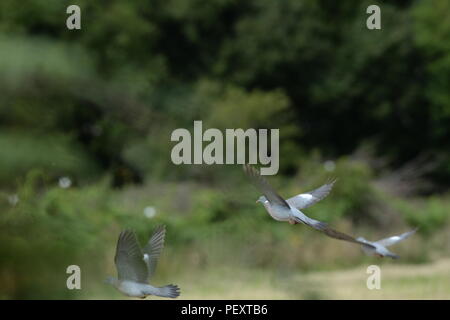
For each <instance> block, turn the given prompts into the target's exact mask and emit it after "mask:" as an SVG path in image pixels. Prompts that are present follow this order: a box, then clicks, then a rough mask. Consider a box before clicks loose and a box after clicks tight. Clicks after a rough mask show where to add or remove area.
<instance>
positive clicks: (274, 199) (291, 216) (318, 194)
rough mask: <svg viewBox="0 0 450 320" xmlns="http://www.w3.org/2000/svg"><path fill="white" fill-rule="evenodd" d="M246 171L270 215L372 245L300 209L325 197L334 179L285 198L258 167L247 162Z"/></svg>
mask: <svg viewBox="0 0 450 320" xmlns="http://www.w3.org/2000/svg"><path fill="white" fill-rule="evenodd" d="M244 171H245V173H246V174H247V175H248V176H249V177H250V179H251V181H252V183H253V184H254V185H255V186H256V187H257V188H258V189H259V191H261V192H262V193H263V196H261V197H260V198H259V199H258V200H257V201H256V202H261V203H262V204H263V205H264V207H265V208H266V210H267V212H268V213H269V214H270V216H271V217H272V218H274V219H275V220H278V221H288V222H289V223H290V224H298V223H303V224H306V225H307V226H310V227H312V228H314V229H316V230H318V231H321V232H323V233H325V234H326V235H327V236H329V237H332V238H335V239H338V240H345V241H349V242H353V243H358V244H363V245H365V246H368V247H371V245H370V244H368V243H366V242H361V241H359V240H357V239H355V238H353V237H352V236H350V235H347V234H345V233H342V232H340V231H337V230H334V229H332V228H330V227H329V226H328V225H327V224H326V223H324V222H321V221H318V220H314V219H311V218H309V217H307V216H306V215H304V214H303V213H302V212H301V211H300V210H299V209H298V208H307V207H309V206H311V205H313V204H314V203H316V202H318V201H320V200H321V199H323V198H325V197H326V196H327V195H328V193H329V192H330V190H331V188H332V187H333V184H334V181H333V182H331V183H328V184H325V185H323V186H322V187H320V188H318V189H316V190H313V191H312V192H309V193H306V194H300V195H298V196H295V197H293V198H290V199H288V200H284V199H283V198H282V197H281V196H280V195H278V193H277V192H276V191H275V190H274V189H273V188H272V187H271V186H270V185H269V183H268V182H267V180H266V179H264V178H263V177H262V176H261V175H260V173H259V171H258V170H257V169H255V168H253V167H252V166H250V165H248V164H245V165H244Z"/></svg>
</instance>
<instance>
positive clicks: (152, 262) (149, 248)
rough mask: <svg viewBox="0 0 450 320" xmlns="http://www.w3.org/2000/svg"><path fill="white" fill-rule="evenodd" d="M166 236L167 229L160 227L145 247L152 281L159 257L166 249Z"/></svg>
mask: <svg viewBox="0 0 450 320" xmlns="http://www.w3.org/2000/svg"><path fill="white" fill-rule="evenodd" d="M165 236H166V227H165V226H163V225H161V226H158V227H157V228H156V229H155V231H154V232H153V235H152V237H151V238H150V240H149V241H148V243H147V245H146V246H145V247H144V254H145V256H144V257H145V258H144V259H145V262H146V263H147V269H148V278H149V279H150V278H151V276H152V275H153V273H154V272H155V270H156V265H157V263H158V258H159V255H160V254H161V251H162V250H163V248H164V238H165Z"/></svg>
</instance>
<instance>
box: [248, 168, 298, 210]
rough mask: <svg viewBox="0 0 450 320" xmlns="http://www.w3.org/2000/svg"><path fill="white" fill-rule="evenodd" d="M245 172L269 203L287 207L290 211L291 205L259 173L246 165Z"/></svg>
mask: <svg viewBox="0 0 450 320" xmlns="http://www.w3.org/2000/svg"><path fill="white" fill-rule="evenodd" d="M244 172H245V173H246V174H247V176H248V177H249V178H250V180H251V181H252V183H253V184H254V185H255V186H256V188H258V190H259V191H260V192H261V193H262V194H264V196H265V197H266V198H267V200H269V202H270V203H271V204H272V205H274V204H276V205H279V206H281V207H285V208H288V209H290V207H289V204H288V203H287V202H286V200H284V199H283V198H282V197H281V196H280V195H279V194H278V193H277V192H276V191H275V190H274V189H273V188H272V187H271V186H270V184H269V183H268V182H267V180H266V179H264V178H263V177H262V176H261V174H260V173H259V171H258V170H257V169H255V168H253V167H252V166H250V165H248V164H245V165H244Z"/></svg>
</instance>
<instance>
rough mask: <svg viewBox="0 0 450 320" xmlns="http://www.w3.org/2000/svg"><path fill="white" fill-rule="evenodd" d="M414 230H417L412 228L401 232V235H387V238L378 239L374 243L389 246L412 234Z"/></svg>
mask: <svg viewBox="0 0 450 320" xmlns="http://www.w3.org/2000/svg"><path fill="white" fill-rule="evenodd" d="M416 231H417V229H414V230H411V231H408V232H405V233H402V234H401V235H398V236H392V237H389V238H385V239H381V240H378V241H377V242H376V243H378V244H381V245H382V246H383V247H388V246H391V245H393V244H395V243H397V242H400V241H402V240H405V239H406V238H408V237H410V236H411V235H413V234H414V233H415V232H416Z"/></svg>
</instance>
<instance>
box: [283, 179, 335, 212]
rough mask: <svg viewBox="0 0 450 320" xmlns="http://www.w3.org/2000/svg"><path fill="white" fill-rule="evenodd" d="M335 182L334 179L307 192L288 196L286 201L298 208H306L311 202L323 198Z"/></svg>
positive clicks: (313, 202)
mask: <svg viewBox="0 0 450 320" xmlns="http://www.w3.org/2000/svg"><path fill="white" fill-rule="evenodd" d="M335 183H336V179H335V180H333V181H331V182H329V183H326V184H324V185H323V186H321V187H319V188H317V189H314V190H312V191H309V192H305V193H301V194H299V195H296V196H295V197H292V198H289V199H287V200H286V202H287V203H288V204H289V205H291V206H292V207H295V208H297V209H299V210H301V209H305V208H308V207H310V206H312V205H313V204H315V203H317V202H319V201H320V200H322V199H323V198H325V197H326V196H327V195H328V194H329V193H330V191H331V189H332V188H333V186H334V184H335Z"/></svg>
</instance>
